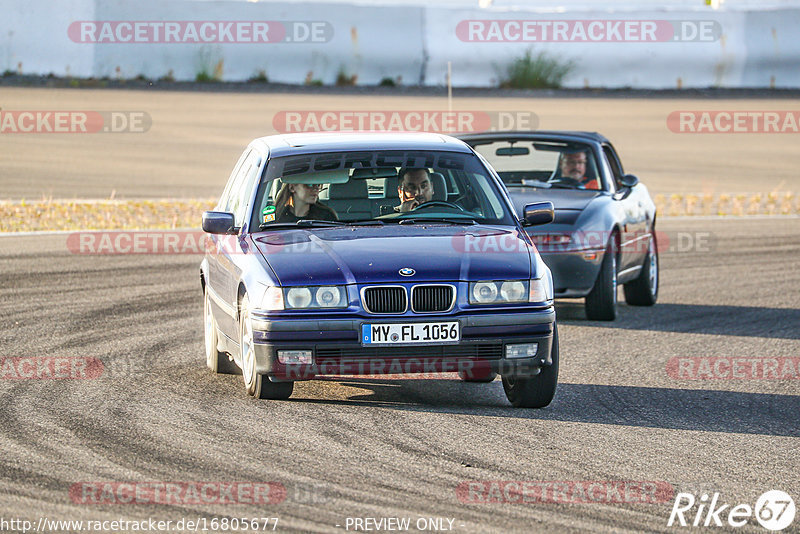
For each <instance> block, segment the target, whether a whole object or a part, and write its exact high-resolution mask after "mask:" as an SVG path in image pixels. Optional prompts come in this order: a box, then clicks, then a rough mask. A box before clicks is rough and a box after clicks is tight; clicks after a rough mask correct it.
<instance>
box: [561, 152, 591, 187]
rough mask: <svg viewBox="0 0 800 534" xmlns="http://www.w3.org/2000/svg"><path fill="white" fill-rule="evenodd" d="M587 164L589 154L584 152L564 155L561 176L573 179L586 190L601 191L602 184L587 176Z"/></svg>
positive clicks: (562, 155) (562, 156)
mask: <svg viewBox="0 0 800 534" xmlns="http://www.w3.org/2000/svg"><path fill="white" fill-rule="evenodd" d="M587 163H588V159H587V154H586V152H584V151H579V152H571V153H570V152H566V153H563V154H561V161H560V162H559V165H560V167H561V176H564V177H566V178H572V179H573V180H575V181H576V182H579V183H580V184H581V185H582V186H583V187H585V188H586V189H600V184H599V183H598V181H597V179H596V178H588V177H587V176H586V164H587Z"/></svg>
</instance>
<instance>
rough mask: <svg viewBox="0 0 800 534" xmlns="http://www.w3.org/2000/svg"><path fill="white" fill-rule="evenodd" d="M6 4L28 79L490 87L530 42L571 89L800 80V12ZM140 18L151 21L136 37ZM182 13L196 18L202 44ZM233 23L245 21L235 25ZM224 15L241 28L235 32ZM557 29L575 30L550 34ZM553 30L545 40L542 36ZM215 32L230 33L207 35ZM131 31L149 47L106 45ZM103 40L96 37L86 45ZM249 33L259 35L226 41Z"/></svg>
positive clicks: (7, 53) (3, 43) (7, 61)
mask: <svg viewBox="0 0 800 534" xmlns="http://www.w3.org/2000/svg"><path fill="white" fill-rule="evenodd" d="M0 12H1V13H2V14H3V16H2V17H1V18H0V71H5V70H11V71H15V72H16V71H18V70H21V72H23V73H25V74H48V73H51V72H52V73H54V74H56V75H58V76H69V75H73V76H79V77H89V76H94V77H98V78H100V77H110V78H116V77H122V78H133V77H136V76H137V75H140V74H142V75H145V76H146V77H148V78H156V79H157V78H160V77H162V76H165V75H167V74H168V73H170V72H171V73H172V76H173V77H174V78H175V79H177V80H194V79H195V77H196V76H197V74H198V73H200V72H206V73H207V74H209V75H212V76H213V75H215V74H217V75H220V76H221V78H222V79H223V80H229V81H238V80H246V79H248V78H250V77H252V76H255V75H256V74H257V73H259V71H264V72H265V73H266V74H267V76H268V77H269V79H270V81H274V82H283V83H303V82H304V81H305V80H306V79H307V78H308V77H310V78H311V79H319V80H321V81H322V82H323V83H325V84H332V83H334V82H335V80H336V77H337V74H338V73H339V72H340V71H342V72H343V73H345V74H347V75H354V74H355V75H357V83H359V84H376V83H378V82H380V81H381V80H382V79H383V78H392V79H398V78H399V79H400V80H401V83H402V84H408V85H416V84H419V83H422V84H424V85H444V83H445V81H446V72H447V62H448V61H450V62H452V64H453V84H454V85H455V86H457V87H458V86H472V87H492V86H496V85H497V84H498V83H499V81H500V80H501V79H502V78H503V77H504V76H505V74H506V71H507V67H508V65H509V64H510V63H511V61H513V60H514V59H515V58H518V57H520V56H522V55H523V54H524V53H525V51H526V50H528V49H531V50H532V51H533V53H534V54H536V53H538V52H542V51H543V52H547V53H548V54H549V55H550V56H551V57H557V58H559V59H562V60H563V61H571V62H573V64H574V65H575V68H574V69H573V71H572V72H571V73H570V74H569V75H568V76H567V77H566V78H565V80H564V85H565V86H566V87H584V86H590V87H611V88H615V87H633V88H653V89H658V88H675V87H678V85H679V84H680V85H681V86H682V87H684V88H689V87H770V86H775V87H800V68H798V67H800V41H798V40H797V39H796V30H797V28H798V27H800V9H789V8H787V9H773V10H748V11H746V10H740V11H734V10H730V11H716V12H715V11H698V10H691V11H690V10H685V11H681V10H672V11H657V10H655V9H650V8H642V9H637V10H636V11H631V10H625V11H622V10H620V11H616V12H615V11H610V10H605V11H601V10H584V11H574V10H573V11H568V12H565V13H542V12H535V11H526V10H524V9H515V10H501V9H479V8H477V7H476V8H474V9H463V8H459V7H456V6H452V7H447V6H443V7H422V6H408V5H404V6H382V7H372V6H365V5H351V4H345V3H342V4H333V3H316V4H315V3H298V2H279V1H276V2H244V1H243V2H240V1H223V0H209V1H200V2H198V1H193V0H171V1H162V0H140V1H133V0H62V1H60V2H57V3H54V2H52V0H0ZM81 21H84V22H92V21H107V22H109V21H110V22H116V23H120V22H121V23H128V24H127V25H124V24H123V25H120V24H111V25H110V26H108V27H107V28H106V29H108V28H111V33H107V34H103V33H102V32H103V28H102V25H101V24H99V23H98V24H97V25H95V26H85V25H84V26H81V25H80V22H81ZM137 21H138V22H139V23H140V24H139V29H141V28H142V27H145V29H144V30H142V33H140V34H136V33H135V32H136V31H138V30H137V27H135V25H134V24H133V23H134V22H137ZM180 21H183V23H182V25H181V26H180V28H179V32H178V33H174V34H172V36H173V39H172V41H177V42H163V41H164V39H165V34H164V33H163V32H164V31H165V26H164V25H161V26H159V25H160V24H161V23H167V22H172V23H174V22H180ZM187 21H195V22H194V24H195V27H194V29H195V31H197V30H199V35H197V38H196V40H195V39H194V37H193V36H192V34H191V32H190V31H189V30H190V28H189V29H187V24H189V25H191V24H190V23H188V22H187ZM237 21H240V22H241V23H243V24H241V26H247V25H249V26H250V29H249V30H247V29H246V30H245V31H244V33H243V34H237V33H236V31H237V30H236V28H238V27H239V26H237ZM255 21H258V22H263V21H266V22H267V25H268V26H269V30H268V31H266V30H264V28H265V27H262V28H260V29H261V30H264V33H263V34H262V33H260V30H259V29H258V28H256V29H253V27H252V26H253V25H254V22H255ZM468 21H473V26H469V24H470V23H469V22H468ZM508 21H511V22H508ZM203 22H205V23H212V24H211V25H210V26H208V28H204V27H201V24H202V23H203ZM270 23H271V24H270ZM275 23H277V24H275ZM474 23H478V24H482V25H483V26H482V28H483V30H480V28H481V27H480V26H474ZM592 23H593V24H592ZM626 23H627V27H634V28H636V27H638V31H640V32H642V35H646V36H648V37H652V36H653V35H655V37H656V39H655V40H654V39H645V38H638V39H637V38H636V35H635V34H630V35H628V37H633V38H629V39H622V40H620V36H621V35H622V36H623V37H624V28H625V27H626ZM225 24H228V26H232V27H233V29H231V28H228V30H227V31H229V32H230V33H229V34H226V33H225V31H226V30H224V29H222V27H223V26H225ZM556 24H561V25H562V29H563V27H564V25H565V24H566V27H567V28H568V30H569V31H568V32H567V33H561V34H556V33H553V29H554V28H555V25H556ZM590 24H591V25H590ZM648 24H649V26H648ZM615 25H616V28H617V29H616V30H615V29H614V28H615ZM577 26H580V27H581V28H583V30H584V31H588V33H587V35H586V37H582V34H581V33H580V32H578V30H579V29H580V28H577ZM620 26H621V27H622V28H623V29H622V30H620V29H619V28H620ZM156 27H157V28H158V29H157V30H154V29H153V28H156ZM522 27H526V28H528V31H534V32H538V33H537V34H536V36H535V37H534V39H536V40H535V41H531V40H529V41H520V40H519V39H518V37H517V36H518V35H521V33H520V31H521V30H519V31H518V29H519V28H522ZM654 27H655V33H653V32H652V31H651V30H653V28H654ZM148 28H149V29H148ZM468 30H469V31H468ZM673 30H674V31H675V32H677V35H678V37H679V39H678V40H673V35H674V34H673V33H671V32H672V31H673ZM470 31H471V32H472V33H470ZM547 31H550V32H551V33H550V37H551V38H550V39H549V40H548V42H541V36H542V35H544V34H546V32H547ZM648 31H650V33H648ZM84 32H88V33H84ZM159 32H162V33H159ZM574 32H577V33H574ZM615 32H621V33H615ZM255 34H258V36H260V41H259V39H257V38H256V37H257V36H256V35H255ZM529 35H531V36H533V35H534V34H529ZM175 36H178V37H177V38H174V37H175ZM216 36H221V40H222V41H223V42H212V41H219V39H216V40H215V39H210V38H212V37H216ZM554 36H556V37H558V38H556V39H552V37H554ZM136 37H139V38H140V39H141V40H143V41H146V42H108V41H117V39H125V38H129V39H130V40H131V41H134V40H136ZM228 37H232V39H228ZM598 37H599V39H596V38H598ZM96 38H99V40H100V41H101V42H91V41H93V40H95V39H96ZM248 39H250V41H254V40H255V41H257V42H229V41H231V40H240V41H247V40H248ZM595 39H596V40H595ZM82 40H84V41H90V42H81V41H82ZM264 40H268V41H270V42H263V41H264ZM276 40H277V41H276ZM149 41H160V42H149ZM226 41H227V42H226ZM273 41H275V42H273ZM679 80H680V81H679Z"/></svg>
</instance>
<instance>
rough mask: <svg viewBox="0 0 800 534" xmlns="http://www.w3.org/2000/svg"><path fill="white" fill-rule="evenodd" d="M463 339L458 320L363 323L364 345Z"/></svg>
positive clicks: (362, 339)
mask: <svg viewBox="0 0 800 534" xmlns="http://www.w3.org/2000/svg"><path fill="white" fill-rule="evenodd" d="M460 340H461V330H460V328H459V325H458V321H451V322H444V323H390V324H362V325H361V343H362V344H363V345H394V344H408V343H448V342H456V341H460Z"/></svg>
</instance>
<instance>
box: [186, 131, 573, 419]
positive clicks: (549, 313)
mask: <svg viewBox="0 0 800 534" xmlns="http://www.w3.org/2000/svg"><path fill="white" fill-rule="evenodd" d="M553 216H554V214H553V205H552V204H551V203H550V202H537V203H533V204H530V205H527V206H525V207H524V210H523V218H521V219H520V218H518V217H517V215H516V214H515V211H514V207H513V205H512V203H511V200H510V199H509V197H508V194H507V192H506V189H505V187H503V185H502V182H501V181H500V180H499V178H498V176H497V174H496V173H495V171H494V170H493V169H492V168H491V167H490V166H489V165H488V163H486V161H485V160H484V159H483V158H482V157H481V156H479V155H478V154H476V153H475V151H473V149H472V148H470V147H469V146H468V145H467V144H465V143H464V142H462V141H460V140H457V139H454V138H452V137H447V136H444V135H436V134H424V133H414V134H409V133H369V134H359V133H352V134H349V133H348V134H343V133H331V134H296V135H278V136H270V137H263V138H260V139H256V140H254V141H253V142H252V143H250V145H249V146H248V147H247V148H246V149H245V151H244V152H243V153H242V155H241V157H240V158H239V161H238V162H237V164H236V166H235V168H234V169H233V172H232V173H231V176H230V179H229V180H228V183H227V185H226V187H225V190H224V192H223V194H222V196H221V198H220V200H219V203H218V205H217V206H216V208H215V210H214V211H208V212H206V213H204V214H203V230H204V231H205V232H206V233H207V234H208V237H209V239H208V241H207V245H206V255H205V257H204V259H203V261H202V264H201V266H200V281H201V285H202V288H203V294H204V323H205V348H206V362H207V365H208V367H209V368H210V369H211V370H212V371H214V372H217V373H232V374H239V373H241V374H242V376H243V379H244V385H245V388H246V390H247V392H248V393H249V394H250V395H252V396H254V397H257V398H264V399H286V398H288V397H289V396H290V395H291V394H292V390H293V385H294V382H295V381H298V380H310V379H313V378H315V377H320V376H340V375H386V374H391V375H395V374H401V373H429V372H437V373H438V372H454V373H458V376H459V377H460V378H461V379H462V380H465V381H469V382H491V381H492V380H494V379H495V378H496V377H497V375H500V376H501V380H502V383H503V388H504V390H505V392H506V396H507V398H508V400H509V402H510V403H511V404H512V405H514V406H518V407H531V408H540V407H544V406H547V405H548V404H549V403H550V402H551V401H552V399H553V396H554V395H555V391H556V384H557V381H558V332H557V328H556V317H555V310H554V308H553V280H552V276H551V273H550V270H549V269H548V268H547V266H546V265H545V264H544V263H543V261H542V259H541V257H540V256H539V253H538V252H537V250H536V247H535V246H534V244H533V242H532V241H531V238H530V237H529V235H528V233H527V232H526V230H525V227H528V226H533V225H541V224H547V223H550V222H552V220H553Z"/></svg>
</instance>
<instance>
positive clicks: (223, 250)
mask: <svg viewBox="0 0 800 534" xmlns="http://www.w3.org/2000/svg"><path fill="white" fill-rule="evenodd" d="M261 159H262V158H261V155H260V154H259V153H258V151H256V150H251V151H250V152H249V153H248V154H247V156H245V158H244V161H243V162H242V165H241V166H240V168H239V170H238V171H237V173H236V176H234V178H233V180H232V182H231V187H230V190H229V191H228V195H227V196H226V198H225V204H224V205H221V206H220V210H222V211H227V212H230V213H233V216H234V220H235V226H236V228H239V229H241V228H242V226H244V218H245V216H246V213H247V207H248V205H249V202H250V200H251V198H252V192H253V185H254V182H255V180H256V178H257V174H258V170H259V168H260V164H261ZM215 237H216V238H217V240H216V243H215V244H216V249H215V253H216V260H217V261H216V263H217V265H218V266H219V270H218V272H217V275H218V276H219V278H220V280H219V282H220V283H219V284H218V285H217V287H219V296H220V297H221V299H222V300H223V302H224V303H225V304H226V305H227V306H228V309H227V310H226V313H225V315H226V317H225V320H224V321H222V320H220V321H218V323H219V327H220V330H222V332H223V333H224V334H225V335H226V336H228V337H230V338H231V339H237V330H238V323H237V321H236V317H235V315H236V305H237V302H236V299H237V297H238V295H237V289H238V283H239V277H240V274H241V268H240V267H239V265H241V263H242V262H241V261H237V259H240V258H238V256H239V255H241V254H242V246H241V239H242V238H243V235H226V236H215Z"/></svg>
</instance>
